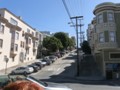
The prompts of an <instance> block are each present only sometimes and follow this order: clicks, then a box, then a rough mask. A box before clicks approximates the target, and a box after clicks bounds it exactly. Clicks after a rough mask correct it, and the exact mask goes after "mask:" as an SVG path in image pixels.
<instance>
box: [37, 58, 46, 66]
mask: <svg viewBox="0 0 120 90" xmlns="http://www.w3.org/2000/svg"><path fill="white" fill-rule="evenodd" d="M36 62H40V63H41V64H42V65H43V66H45V65H47V63H46V62H45V61H42V59H37V61H36Z"/></svg>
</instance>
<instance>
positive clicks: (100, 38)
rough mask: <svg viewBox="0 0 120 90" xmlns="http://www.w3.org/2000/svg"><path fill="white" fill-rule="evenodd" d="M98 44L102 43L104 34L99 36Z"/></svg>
mask: <svg viewBox="0 0 120 90" xmlns="http://www.w3.org/2000/svg"><path fill="white" fill-rule="evenodd" d="M99 42H104V33H103V32H102V33H100V34H99Z"/></svg>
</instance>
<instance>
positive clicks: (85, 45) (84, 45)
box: [81, 41, 91, 54]
mask: <svg viewBox="0 0 120 90" xmlns="http://www.w3.org/2000/svg"><path fill="white" fill-rule="evenodd" d="M81 49H82V51H83V52H84V53H85V54H91V48H90V46H89V43H88V41H83V43H82V45H81Z"/></svg>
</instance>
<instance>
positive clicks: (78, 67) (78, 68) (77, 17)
mask: <svg viewBox="0 0 120 90" xmlns="http://www.w3.org/2000/svg"><path fill="white" fill-rule="evenodd" d="M81 18H83V16H75V17H71V18H70V19H75V20H76V25H75V26H76V39H77V76H79V72H80V65H79V51H78V26H79V25H78V19H81Z"/></svg>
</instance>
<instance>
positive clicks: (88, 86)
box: [32, 54, 120, 90]
mask: <svg viewBox="0 0 120 90" xmlns="http://www.w3.org/2000/svg"><path fill="white" fill-rule="evenodd" d="M75 60H76V54H73V55H71V54H68V55H65V56H64V57H63V58H60V59H59V60H57V61H55V62H54V63H53V64H51V65H50V66H46V67H44V68H42V70H40V71H39V72H37V73H34V74H32V76H33V77H35V78H37V79H39V80H41V81H45V82H49V83H58V84H62V85H66V86H68V87H70V88H72V89H73V90H118V89H120V85H119V84H118V83H117V82H116V83H114V82H112V81H87V80H85V81H82V80H79V79H78V78H76V76H75V75H76V69H75V68H76V64H75Z"/></svg>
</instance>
